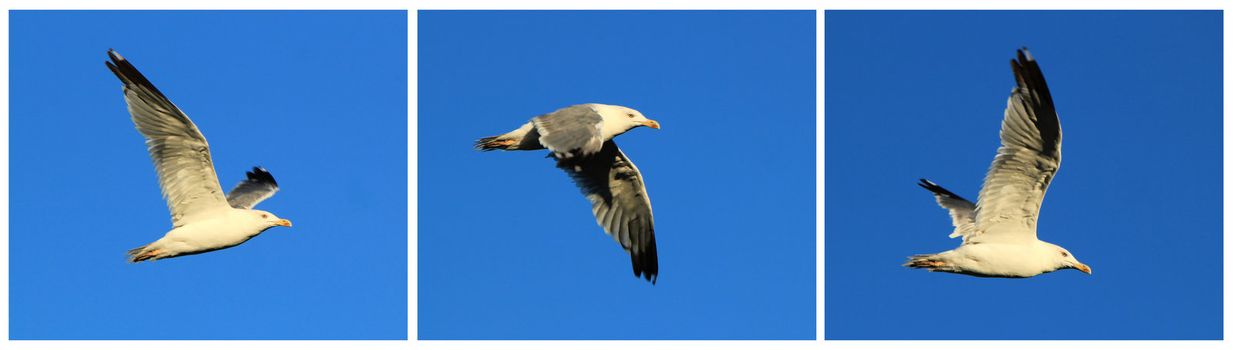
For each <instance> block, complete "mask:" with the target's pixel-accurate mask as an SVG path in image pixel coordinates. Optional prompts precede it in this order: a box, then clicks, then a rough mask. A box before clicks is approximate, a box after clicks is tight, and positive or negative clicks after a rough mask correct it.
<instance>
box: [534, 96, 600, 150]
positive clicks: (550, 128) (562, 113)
mask: <svg viewBox="0 0 1233 350" xmlns="http://www.w3.org/2000/svg"><path fill="white" fill-rule="evenodd" d="M531 123H532V124H534V125H535V130H536V131H538V132H539V143H540V144H541V145H543V146H544V147H545V148H548V150H549V151H552V153H553V155H554V156H555V157H557V158H562V159H564V158H572V157H575V156H588V155H591V154H595V153H596V152H599V151H600V149H601V148H602V147H603V144H604V139H603V136H602V135H601V134H600V127H601V126H603V124H604V118H603V117H600V115H599V113H598V112H596V111H595V110H594V109H592V108H591V107H589V106H586V105H576V106H570V107H565V108H562V109H559V110H557V111H555V112H552V113H548V114H545V115H541V116H538V117H535V118H531Z"/></svg>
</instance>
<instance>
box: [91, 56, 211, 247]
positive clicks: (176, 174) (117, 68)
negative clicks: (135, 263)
mask: <svg viewBox="0 0 1233 350" xmlns="http://www.w3.org/2000/svg"><path fill="white" fill-rule="evenodd" d="M107 55H108V56H110V57H111V61H110V62H107V68H109V69H111V72H112V73H114V74H115V75H116V77H117V78H119V79H120V81H121V82H123V83H124V100H125V101H126V102H127V103H128V111H129V113H130V114H132V117H133V124H135V125H136V126H137V131H139V132H141V135H142V136H145V138H146V147H147V148H148V151H149V152H150V158H151V159H153V161H154V169H155V171H156V172H157V173H158V182H159V186H160V187H161V188H162V192H163V197H164V198H166V199H167V208H168V209H170V210H171V222H172V224H173V225H174V226H175V227H179V226H182V225H184V224H185V223H186V222H188V221H191V220H192V218H193V217H194V216H197V215H202V214H205V213H208V212H210V211H214V210H220V209H225V208H227V201H226V200H225V199H224V198H223V189H222V186H219V184H218V177H217V175H215V174H214V163H213V161H211V160H210V146H209V144H207V143H206V139H205V136H202V135H201V131H198V130H197V126H196V125H194V124H193V122H192V121H191V120H189V119H188V116H187V115H185V114H184V112H182V111H180V108H178V107H176V106H175V104H173V103H171V101H170V100H168V99H167V97H166V96H163V93H162V92H160V91H158V89H157V88H155V87H154V84H151V83H150V81H149V80H147V79H146V77H145V76H143V75H142V74H141V72H138V71H137V68H136V67H133V65H132V64H131V63H129V62H128V61H127V60H125V59H124V57H121V56H120V54H119V53H116V52H115V51H114V50H109V51H107Z"/></svg>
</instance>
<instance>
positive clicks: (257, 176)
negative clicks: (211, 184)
mask: <svg viewBox="0 0 1233 350" xmlns="http://www.w3.org/2000/svg"><path fill="white" fill-rule="evenodd" d="M244 175H245V176H247V177H248V178H247V179H244V181H240V183H239V184H237V185H235V188H232V189H231V192H230V193H227V204H229V205H231V207H232V208H237V209H252V208H253V207H255V206H257V203H261V201H263V200H266V198H270V197H273V196H274V192H278V182H275V181H274V175H271V174H270V172H268V171H266V170H265V168H262V167H253V171H249V172H246V173H244Z"/></svg>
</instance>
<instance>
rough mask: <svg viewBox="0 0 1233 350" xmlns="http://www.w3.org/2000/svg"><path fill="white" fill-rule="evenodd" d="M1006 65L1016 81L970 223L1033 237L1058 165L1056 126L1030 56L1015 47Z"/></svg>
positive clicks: (1058, 133)
mask: <svg viewBox="0 0 1233 350" xmlns="http://www.w3.org/2000/svg"><path fill="white" fill-rule="evenodd" d="M1010 67H1011V70H1013V71H1014V73H1015V82H1016V83H1017V86H1016V87H1015V89H1014V90H1013V92H1012V93H1011V95H1010V99H1009V100H1008V101H1007V102H1006V115H1005V118H1004V119H1003V120H1002V132H1001V137H1002V146H1001V147H1000V148H998V154H997V157H995V158H994V159H993V165H991V166H990V167H989V172H988V174H986V175H985V183H984V186H982V187H981V189H980V198H979V199H978V200H977V202H976V227H977V229H978V230H979V231H980V232H982V234H990V235H998V236H999V238H1004V239H1031V240H1035V239H1036V218H1037V215H1038V214H1039V213H1040V204H1041V201H1042V200H1044V198H1045V190H1047V189H1048V188H1049V182H1050V181H1052V180H1053V175H1054V174H1056V173H1057V169H1058V167H1059V166H1061V164H1062V127H1061V124H1060V123H1059V122H1058V117H1057V112H1056V111H1055V110H1054V108H1053V98H1052V97H1051V96H1050V95H1049V87H1048V86H1046V85H1045V76H1044V74H1043V73H1041V71H1040V66H1038V65H1037V64H1036V60H1034V59H1032V55H1031V54H1030V53H1028V52H1027V50H1026V49H1022V50H1019V51H1018V59H1014V60H1011V61H1010ZM991 238H992V237H991Z"/></svg>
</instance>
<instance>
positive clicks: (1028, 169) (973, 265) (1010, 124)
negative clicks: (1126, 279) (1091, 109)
mask: <svg viewBox="0 0 1233 350" xmlns="http://www.w3.org/2000/svg"><path fill="white" fill-rule="evenodd" d="M1010 68H1011V70H1012V71H1014V73H1015V81H1016V82H1017V86H1016V87H1015V88H1014V90H1011V94H1010V100H1009V101H1007V102H1006V112H1005V116H1004V119H1003V120H1002V132H1001V139H1002V146H1001V147H1000V148H998V154H997V156H996V157H994V158H993V165H991V166H990V167H989V172H988V174H986V175H985V183H984V186H983V187H981V189H980V197H979V198H978V199H977V202H976V203H975V204H973V203H972V202H971V201H968V200H967V199H963V197H960V196H959V195H956V194H955V193H953V192H951V191H948V190H946V189H945V188H942V186H939V185H938V184H936V183H933V182H932V181H929V180H926V179H920V183H919V184H918V185H919V186H920V187H923V188H925V189H926V190H929V192H932V193H933V196H934V197H935V199H937V201H938V205H940V206H942V208H945V209H946V210H948V211H950V217H951V220H952V221H953V225H954V226H955V230H954V232H952V233H951V234H950V237H951V238H955V237H960V236H962V237H963V243H962V244H960V245H959V248H956V249H953V250H949V251H945V252H942V253H938V254H922V255H913V256H911V257H909V258H908V262H907V263H906V264H904V266H907V267H913V268H923V269H928V270H929V271H940V272H951V273H958V274H965V275H972V276H979V277H1006V278H1026V277H1032V276H1036V275H1039V274H1042V273H1047V272H1053V271H1057V270H1061V269H1075V270H1079V271H1083V272H1084V273H1087V274H1088V275H1091V274H1092V269H1091V268H1090V267H1088V266H1087V265H1084V264H1083V263H1080V262H1079V260H1077V259H1076V258H1075V256H1074V255H1073V254H1071V253H1070V251H1067V250H1066V249H1065V248H1062V247H1059V246H1057V245H1055V244H1052V243H1049V242H1045V241H1041V240H1039V239H1037V238H1036V218H1037V215H1038V214H1039V213H1040V203H1041V200H1043V199H1044V197H1045V190H1046V189H1048V188H1049V182H1050V181H1051V180H1053V175H1054V174H1056V173H1057V169H1058V167H1059V166H1060V165H1061V163H1062V127H1061V124H1060V123H1059V122H1058V118H1057V112H1056V111H1055V110H1054V108H1053V98H1052V97H1051V96H1050V95H1049V87H1048V86H1046V85H1045V76H1044V74H1043V73H1041V71H1040V66H1039V65H1037V64H1036V60H1034V59H1033V58H1032V55H1031V53H1029V52H1028V51H1027V49H1026V48H1024V49H1020V50H1018V59H1011V61H1010Z"/></svg>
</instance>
